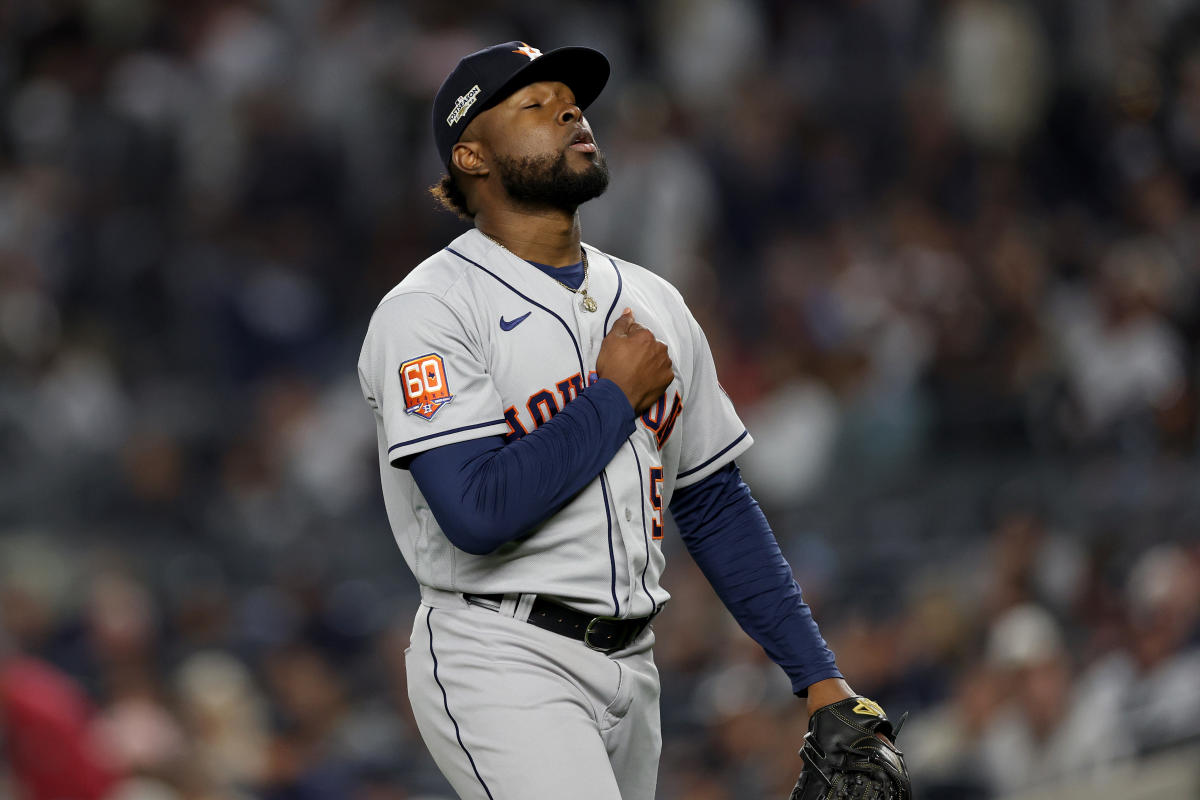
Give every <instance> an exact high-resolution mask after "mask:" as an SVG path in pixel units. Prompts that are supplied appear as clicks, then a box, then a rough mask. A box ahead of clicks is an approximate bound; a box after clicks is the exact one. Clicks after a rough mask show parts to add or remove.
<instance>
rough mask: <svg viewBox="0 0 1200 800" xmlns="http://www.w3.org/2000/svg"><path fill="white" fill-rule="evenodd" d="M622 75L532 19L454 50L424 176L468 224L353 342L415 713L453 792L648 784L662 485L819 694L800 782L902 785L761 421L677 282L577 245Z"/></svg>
mask: <svg viewBox="0 0 1200 800" xmlns="http://www.w3.org/2000/svg"><path fill="white" fill-rule="evenodd" d="M608 74H609V64H608V61H607V59H606V58H605V57H604V56H603V55H602V54H600V53H599V52H597V51H595V50H591V49H588V48H583V47H564V48H560V49H557V50H553V51H550V52H547V53H544V54H543V53H542V52H541V51H539V50H538V49H537V48H535V47H532V46H530V45H528V44H525V43H523V42H507V43H505V44H500V45H496V46H494V47H489V48H487V49H485V50H481V51H479V52H476V53H472V54H471V55H468V56H466V57H465V58H463V59H462V60H461V61H460V62H459V63H458V65H457V67H456V68H455V69H454V70H453V71H452V72H451V73H450V75H449V76H448V77H447V78H446V80H445V82H444V83H443V85H442V87H441V89H440V90H439V91H438V93H437V96H436V98H435V100H434V106H433V129H434V140H435V142H436V145H437V151H438V155H439V156H440V158H441V161H442V164H443V165H444V166H445V167H446V169H447V174H446V176H445V178H444V179H443V180H442V182H441V184H440V185H439V186H438V187H435V194H436V195H438V196H439V197H440V198H441V199H442V201H443V203H444V204H445V205H447V207H449V208H451V209H452V210H454V211H457V212H458V213H459V214H460V215H462V216H463V217H465V218H469V219H472V220H473V221H474V227H473V228H472V229H471V230H469V231H467V232H466V233H464V234H463V235H461V236H459V237H458V238H457V239H455V240H454V241H452V242H451V243H450V244H449V245H447V246H446V247H445V248H444V249H442V250H441V251H439V252H438V253H435V254H434V255H433V256H431V257H430V258H428V259H427V260H426V261H424V262H423V263H421V264H420V265H419V266H417V267H416V269H414V270H413V271H412V272H411V273H410V274H409V275H408V276H407V277H406V278H405V279H404V280H403V281H401V283H400V284H399V285H398V286H396V287H395V288H394V289H393V290H392V291H391V292H389V293H388V294H387V295H386V296H385V297H384V298H383V300H382V302H381V303H380V304H379V306H378V308H377V309H376V311H375V313H374V316H373V317H372V319H371V322H370V326H369V329H368V331H367V335H366V341H365V342H364V344H363V348H362V354H361V356H360V359H359V364H358V367H359V376H360V380H361V385H362V390H363V394H364V396H365V397H366V400H367V402H368V404H369V405H370V406H371V408H372V409H373V410H374V414H375V421H376V426H377V431H378V441H379V459H380V472H381V475H382V481H383V496H384V502H385V504H386V507H387V513H388V518H389V521H390V523H391V527H392V530H393V532H394V534H395V538H396V542H397V544H399V546H400V549H401V551H402V553H403V554H404V558H405V560H406V561H407V563H408V565H409V567H410V568H411V569H412V571H413V574H414V575H415V577H416V579H417V582H418V583H419V584H420V588H421V601H422V602H421V605H420V607H419V609H418V611H417V613H416V618H415V620H414V625H413V632H412V641H411V646H410V648H409V650H408V653H407V671H408V691H409V698H410V700H411V702H412V707H413V711H414V713H415V716H416V720H417V723H418V726H419V728H420V731H421V735H422V737H423V738H424V740H425V743H426V744H427V746H428V747H429V750H430V752H431V753H432V755H433V758H434V760H435V761H436V762H437V764H438V766H439V768H440V769H441V770H442V772H443V773H444V774H445V775H446V777H447V779H448V780H449V781H450V783H451V785H452V786H453V787H454V789H455V790H456V791H457V792H458V793H459V794H460V795H461V796H462V797H463V798H488V799H489V800H499V799H500V798H520V799H521V800H542V799H544V800H561V798H572V799H573V800H593V799H594V800H616V799H617V798H625V800H641V799H643V798H652V797H654V791H655V783H656V775H657V769H658V759H659V751H660V746H661V735H660V728H659V716H658V698H659V682H658V673H657V671H656V669H655V666H654V659H653V645H654V631H653V629H652V628H651V626H650V622H651V620H652V619H653V618H654V615H655V614H657V613H659V612H660V611H661V610H662V608H663V606H664V605H665V604H666V603H667V601H668V599H669V597H670V596H669V594H668V593H667V591H666V590H665V589H664V588H663V587H662V586H661V585H660V583H659V579H660V577H661V575H662V572H663V566H664V559H663V553H662V548H661V539H662V536H663V515H664V514H665V513H666V512H667V510H668V509H669V510H670V512H671V514H672V516H673V518H674V520H675V522H676V524H677V527H678V529H679V531H680V535H681V536H682V538H683V540H684V541H685V542H686V544H687V547H688V550H689V552H690V553H691V554H692V556H693V557H694V558H695V559H696V561H697V562H698V563H699V565H700V567H701V568H702V569H703V571H704V573H705V575H706V576H707V578H708V580H709V581H710V582H711V583H712V585H713V587H714V588H715V590H716V591H717V593H718V595H719V596H720V597H721V599H722V601H723V602H724V603H725V605H726V606H727V607H728V608H729V609H730V611H731V612H732V613H733V614H734V616H735V617H736V618H737V620H738V621H739V623H740V624H741V625H742V627H743V628H745V630H746V631H747V632H748V633H749V634H750V635H751V636H752V637H754V638H755V639H756V640H757V641H758V642H759V643H760V644H761V645H762V646H763V647H764V648H765V650H766V652H767V653H768V654H769V656H770V657H771V658H772V659H773V660H774V661H776V662H777V663H778V664H779V665H780V666H781V667H782V668H783V669H784V670H785V671H786V672H787V674H788V675H789V676H790V678H791V681H792V686H793V689H794V690H795V692H796V693H797V694H798V695H799V696H800V697H806V698H807V703H808V710H809V711H810V712H814V711H817V710H818V709H822V710H821V711H818V712H817V713H816V714H814V715H813V716H812V717H811V723H810V733H809V737H815V736H817V734H820V735H821V736H824V737H825V738H824V739H819V738H814V739H813V741H814V742H816V743H817V745H820V744H822V743H823V742H825V743H829V745H830V746H829V747H813V748H812V749H811V752H809V754H808V756H807V757H806V761H807V763H808V764H809V769H806V770H805V771H804V772H803V773H802V776H801V783H800V784H798V786H797V793H796V795H795V796H797V797H800V796H805V797H808V796H811V797H818V796H820V797H825V796H829V797H835V796H839V795H838V794H837V792H838V791H842V792H843V794H845V793H846V792H849V791H851V790H853V791H857V789H853V787H854V786H858V787H859V788H860V789H861V788H862V787H863V786H868V785H876V784H878V785H879V786H885V785H888V784H886V783H885V781H887V780H892V781H893V784H901V788H900V790H899V791H892V790H889V791H892V794H891V796H893V797H897V798H900V797H906V796H907V795H906V794H904V792H906V791H907V788H906V786H907V778H906V776H905V774H904V769H903V764H902V762H901V761H900V757H899V751H897V750H895V749H894V748H893V747H892V746H891V745H892V735H893V733H894V732H893V731H892V726H891V724H890V723H889V722H888V721H887V718H886V717H885V716H884V714H883V712H882V710H880V709H879V708H878V706H876V705H875V704H874V703H871V702H870V701H868V700H866V699H865V698H860V697H857V696H856V695H855V694H854V693H853V692H852V691H851V689H850V688H849V686H848V685H847V684H846V682H845V681H844V680H843V679H842V676H841V674H840V673H839V672H838V669H837V666H836V664H835V662H834V658H833V654H832V653H831V652H830V651H829V649H828V648H827V647H826V644H825V641H824V640H823V639H822V638H821V635H820V633H819V631H818V629H817V626H816V624H815V623H814V621H813V619H812V615H811V614H810V612H809V609H808V607H807V605H806V604H805V603H804V601H803V600H802V597H801V593H800V588H799V586H797V584H796V582H795V580H794V579H793V577H792V572H791V569H790V567H789V566H788V564H787V562H786V561H785V560H784V559H783V557H782V555H781V553H780V550H779V547H778V545H777V543H776V541H775V538H774V536H773V535H772V533H771V529H770V527H769V526H768V524H767V521H766V519H765V518H764V517H763V515H762V512H761V511H760V510H759V507H758V505H757V504H756V503H755V502H754V500H753V498H752V497H751V495H750V491H749V489H748V488H747V487H746V485H745V484H744V483H743V482H742V480H741V478H740V476H739V473H738V470H737V467H736V465H735V463H734V459H735V458H736V457H737V456H738V455H739V454H740V453H742V452H743V451H745V450H746V448H748V447H749V446H750V444H751V437H750V435H749V433H747V431H746V429H745V427H744V426H743V424H742V422H741V421H740V420H739V419H738V416H737V413H736V412H735V410H734V408H733V405H732V403H731V402H730V400H729V398H728V397H727V396H726V395H725V393H724V392H723V391H722V390H721V388H720V386H719V385H718V383H717V374H716V369H715V367H714V365H713V359H712V355H711V353H710V351H709V347H708V344H707V342H706V340H705V337H704V334H703V332H702V331H701V330H700V327H699V326H698V325H697V323H696V321H695V319H694V318H693V317H692V315H691V314H690V313H689V311H688V309H687V307H686V305H685V304H684V302H683V300H682V298H681V297H680V295H679V293H678V292H677V291H676V290H675V289H674V288H673V287H671V286H670V285H669V284H667V283H666V282H665V281H663V280H661V279H660V278H658V277H656V276H655V275H653V274H652V273H650V272H649V271H647V270H645V269H643V268H642V267H639V266H636V265H634V264H630V263H629V262H626V261H622V260H621V259H619V258H616V257H615V256H611V255H609V254H607V253H603V252H601V251H599V250H597V249H595V248H593V247H591V246H588V245H585V244H582V243H581V241H580V226H579V216H578V214H577V209H578V207H579V206H580V205H581V204H582V203H584V202H586V201H588V200H590V199H592V198H594V197H597V196H598V195H600V194H601V193H602V192H603V191H604V189H605V186H606V185H607V182H608V171H607V167H606V166H605V161H604V157H603V155H602V153H601V151H600V149H599V147H598V146H597V143H596V138H595V136H594V135H593V133H592V130H591V128H590V126H589V125H588V123H587V121H586V120H585V119H584V117H583V109H584V108H586V107H587V106H588V104H590V103H591V102H592V101H593V100H595V99H596V97H597V95H599V93H600V91H601V89H602V88H603V87H604V84H605V83H606V81H607V79H608ZM818 723H821V724H820V725H818ZM823 728H829V729H830V731H832V732H822V731H823ZM846 731H849V732H850V733H849V734H847V733H846ZM835 734H840V735H842V738H843V739H845V742H846V746H845V747H842V745H841V744H840V741H841V740H839V739H837V738H836V735H835ZM867 740H869V741H867ZM872 743H873V744H872ZM808 748H810V745H806V749H808ZM856 753H857V756H855V757H853V758H852V757H851V756H852V755H854V754H856ZM864 753H865V754H866V755H865V756H864V755H863V754H864ZM880 753H882V755H880ZM839 759H840V760H839ZM852 762H853V763H856V764H858V765H859V766H858V767H857V768H853V769H852V768H849V767H847V765H848V764H851V763H852ZM863 765H866V766H863ZM868 767H869V768H868ZM855 769H856V770H857V771H855ZM817 775H819V778H817V777H812V776H817ZM864 776H865V777H864ZM810 777H811V778H812V779H809V778H810ZM806 781H807V787H808V788H805V783H806ZM872 781H874V783H871V782H872ZM839 782H840V783H839ZM839 786H841V788H840V789H839V788H838V787H839ZM847 787H850V788H847ZM802 792H807V794H803V795H802V794H801V793H802ZM821 792H825V794H821ZM846 796H851V795H849V794H846ZM853 796H855V797H858V796H860V795H858V794H854V795H853ZM861 796H863V797H867V796H868V795H867V794H862V795H861ZM869 796H875V795H869ZM879 796H881V797H882V796H888V795H886V794H882V795H879Z"/></svg>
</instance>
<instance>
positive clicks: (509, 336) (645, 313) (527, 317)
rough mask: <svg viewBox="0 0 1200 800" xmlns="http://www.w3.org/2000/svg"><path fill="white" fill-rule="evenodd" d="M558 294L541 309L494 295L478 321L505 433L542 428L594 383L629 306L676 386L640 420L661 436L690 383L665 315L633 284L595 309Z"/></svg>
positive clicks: (677, 337)
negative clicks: (666, 357) (658, 346)
mask: <svg viewBox="0 0 1200 800" xmlns="http://www.w3.org/2000/svg"><path fill="white" fill-rule="evenodd" d="M538 277H543V276H538ZM543 280H548V279H545V278H543ZM560 295H561V296H559V295H555V294H551V297H550V298H548V299H550V300H552V301H553V302H545V303H539V302H536V301H534V300H532V299H530V298H529V297H527V296H522V294H520V293H517V292H511V291H510V292H495V293H492V294H490V295H489V297H488V303H487V304H486V305H487V312H486V314H485V315H483V316H482V317H480V318H479V326H480V333H481V336H480V340H481V346H482V349H483V352H484V358H485V361H486V363H487V366H488V369H489V371H490V373H491V378H492V382H493V384H494V385H495V387H496V389H497V391H498V392H499V394H500V397H501V402H502V403H503V405H504V415H505V419H506V420H508V423H509V428H510V435H520V434H522V433H523V432H528V431H529V430H532V429H533V428H536V427H538V426H540V425H542V424H544V423H545V422H546V421H547V420H549V419H550V418H552V417H553V416H554V415H555V414H557V413H558V412H559V411H561V410H562V409H563V408H565V407H566V405H567V404H568V403H570V402H571V401H573V400H574V399H575V398H576V397H578V396H579V393H580V392H582V391H583V390H584V389H585V388H586V387H587V386H589V385H590V384H592V383H594V382H595V381H596V380H598V379H599V376H598V374H597V372H596V360H597V358H598V356H599V355H600V351H601V348H602V347H603V345H604V337H605V335H606V334H607V333H608V331H609V330H610V329H611V327H612V324H613V322H615V321H616V319H617V318H618V317H619V316H620V314H621V312H622V311H623V310H624V309H625V308H626V307H629V308H632V309H633V313H634V318H635V319H636V320H637V321H638V322H639V323H640V324H642V325H645V326H646V327H647V328H649V329H650V331H651V332H652V333H654V336H655V338H656V339H658V340H659V341H661V342H663V343H665V344H666V345H667V350H668V353H669V354H670V356H671V359H672V362H673V364H674V365H675V373H676V378H675V381H673V382H672V384H671V385H670V386H669V387H668V388H667V391H666V393H665V394H664V396H663V398H662V399H661V400H660V402H659V403H658V404H657V405H656V406H654V407H652V408H651V409H650V411H648V412H647V414H646V415H645V416H644V418H643V425H644V426H648V427H649V428H650V429H651V431H652V432H653V431H654V430H661V429H662V426H663V425H664V424H665V422H666V421H667V420H668V419H669V417H670V415H671V411H672V405H673V400H674V398H675V397H676V395H678V394H679V393H680V391H681V389H682V387H683V386H686V385H687V382H686V380H685V378H686V376H685V375H683V374H681V370H682V364H684V363H686V361H687V359H686V358H683V357H682V356H683V355H684V353H683V350H684V347H685V345H686V342H685V339H684V338H683V337H682V336H681V334H680V330H679V329H680V326H679V325H678V324H677V323H676V322H675V320H674V319H673V316H672V314H671V313H670V310H669V309H666V308H663V307H661V305H660V304H658V303H656V302H655V300H654V298H653V297H652V295H650V294H649V293H647V292H645V291H641V290H639V289H638V288H637V287H636V286H628V285H627V286H625V287H623V290H622V292H621V293H620V295H619V296H617V297H616V300H615V302H614V300H613V299H612V298H611V297H610V298H609V299H608V302H607V303H606V304H603V305H600V306H599V307H598V308H597V310H596V311H587V310H585V308H584V307H583V304H582V302H581V299H582V298H581V297H580V296H579V295H577V294H574V293H572V292H570V291H568V290H566V289H561V290H560ZM682 399H683V398H680V402H682Z"/></svg>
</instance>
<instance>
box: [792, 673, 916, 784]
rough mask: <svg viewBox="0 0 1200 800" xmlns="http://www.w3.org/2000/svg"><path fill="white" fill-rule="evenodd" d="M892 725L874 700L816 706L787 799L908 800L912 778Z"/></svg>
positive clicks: (902, 719) (895, 729)
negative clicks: (798, 769) (798, 768)
mask: <svg viewBox="0 0 1200 800" xmlns="http://www.w3.org/2000/svg"><path fill="white" fill-rule="evenodd" d="M810 688H811V687H810ZM903 724H904V718H903V717H901V719H900V722H899V723H897V724H896V725H892V722H891V720H889V719H888V718H887V715H886V714H884V713H883V709H882V708H880V707H879V704H878V703H875V702H874V701H872V700H868V699H867V698H865V697H849V698H846V699H844V700H838V701H836V702H833V703H829V704H828V705H824V706H821V707H820V708H817V709H816V710H815V711H814V712H813V714H812V717H811V718H810V719H809V721H808V733H806V734H805V735H804V747H803V748H802V749H801V750H800V755H801V757H802V758H803V759H804V769H803V770H801V772H800V777H799V778H798V779H797V780H796V786H795V788H793V789H792V794H791V797H790V798H789V800H832V798H837V799H838V800H852V799H853V800H868V798H869V799H870V800H912V783H911V780H910V779H909V776H908V768H907V767H906V766H905V764H904V753H903V752H901V751H900V750H899V749H898V748H897V747H896V737H897V735H898V734H899V733H900V727H901V726H902V725H903Z"/></svg>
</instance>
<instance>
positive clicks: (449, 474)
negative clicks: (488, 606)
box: [406, 379, 635, 555]
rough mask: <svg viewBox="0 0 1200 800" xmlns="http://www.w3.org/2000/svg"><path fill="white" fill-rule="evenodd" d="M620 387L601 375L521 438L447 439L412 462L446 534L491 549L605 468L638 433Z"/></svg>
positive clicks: (481, 550)
mask: <svg viewBox="0 0 1200 800" xmlns="http://www.w3.org/2000/svg"><path fill="white" fill-rule="evenodd" d="M634 421H635V416H634V413H633V407H632V406H631V405H630V404H629V400H628V398H626V397H625V393H624V392H623V391H621V387H619V386H617V384H615V383H613V382H612V381H610V380H607V379H601V380H598V381H596V382H595V383H593V384H592V385H591V386H589V387H587V388H586V389H584V390H583V391H582V392H580V393H579V396H578V397H576V398H575V399H574V400H572V401H571V402H570V403H567V405H566V406H565V407H564V408H563V410H561V411H559V412H558V413H557V414H555V415H554V416H553V417H551V418H550V419H549V420H547V421H546V422H545V423H543V424H542V425H540V426H538V427H537V428H536V429H534V430H532V431H530V432H529V433H527V434H525V435H524V436H522V437H521V438H519V439H514V440H513V441H511V442H508V443H506V442H505V438H504V437H503V436H487V437H481V438H478V439H471V440H469V441H465V442H457V443H455V444H448V445H443V446H442V447H436V448H433V449H431V450H426V451H424V452H422V453H418V454H417V455H415V456H413V457H412V459H411V460H410V461H409V462H408V463H407V465H406V466H407V468H408V469H409V470H410V471H411V472H412V476H413V480H415V481H416V482H417V487H418V488H419V489H420V490H421V494H423V495H424V496H425V500H426V501H427V502H428V503H429V508H430V510H431V511H432V512H433V517H434V519H436V520H437V522H438V525H439V526H440V527H441V529H442V531H444V532H445V534H446V537H447V538H448V539H449V540H450V541H451V542H452V543H453V544H454V545H455V546H456V547H458V548H459V549H461V550H465V551H467V552H468V553H473V554H475V555H486V554H488V553H491V552H493V551H495V550H496V549H497V548H498V547H500V546H502V545H504V544H507V543H508V542H511V541H513V540H515V539H517V538H519V537H520V536H522V535H524V534H526V533H528V532H530V531H531V530H532V529H533V528H535V527H537V525H539V524H540V523H542V522H544V521H545V520H546V519H547V518H549V517H550V516H551V515H553V514H554V513H555V512H557V511H558V510H559V509H560V508H562V507H563V506H564V505H566V503H567V502H568V501H569V500H570V499H571V498H572V497H574V496H575V495H576V494H578V493H579V491H580V490H581V489H583V487H585V486H587V485H588V484H589V483H591V482H592V480H593V479H594V478H595V477H596V476H597V475H599V474H600V472H601V470H603V469H604V468H605V467H606V466H608V462H609V461H611V460H612V457H613V456H614V455H615V454H616V452H617V450H618V449H619V448H620V447H621V445H623V444H625V441H626V440H627V439H628V438H629V436H630V435H631V434H632V433H633V431H634Z"/></svg>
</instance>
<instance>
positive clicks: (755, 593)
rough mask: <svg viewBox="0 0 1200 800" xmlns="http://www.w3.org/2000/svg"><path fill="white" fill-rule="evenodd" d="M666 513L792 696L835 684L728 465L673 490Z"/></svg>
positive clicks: (814, 630)
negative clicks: (784, 678)
mask: <svg viewBox="0 0 1200 800" xmlns="http://www.w3.org/2000/svg"><path fill="white" fill-rule="evenodd" d="M671 514H672V516H673V517H674V519H675V522H676V525H677V526H678V527H679V531H680V535H681V537H682V538H683V541H684V544H685V545H686V546H687V548H688V552H690V553H691V554H692V558H694V559H695V561H696V563H697V564H698V565H699V567H700V569H701V571H703V572H704V575H705V577H707V578H708V581H709V583H711V584H712V585H713V588H714V590H715V591H716V592H717V595H718V596H719V597H720V598H721V601H722V602H723V603H724V604H725V606H726V607H727V608H728V609H729V611H730V613H732V614H733V616H734V618H735V619H737V621H738V624H739V625H741V626H742V628H743V630H745V631H746V633H747V634H749V635H750V636H751V637H752V638H753V639H754V640H755V641H756V642H758V643H759V644H760V645H761V646H762V648H763V649H764V650H765V651H766V653H767V655H768V656H770V658H771V660H773V661H774V662H775V663H777V664H779V666H780V667H782V668H783V670H784V671H785V672H786V673H787V674H788V677H789V678H790V679H791V681H792V689H793V691H795V692H797V693H798V694H800V695H802V696H803V695H805V694H806V693H807V691H808V688H809V687H810V686H812V685H814V684H816V683H818V682H819V681H825V680H828V679H833V678H841V673H840V672H838V669H837V665H836V663H835V661H834V658H833V653H832V652H830V650H829V648H828V646H827V645H826V643H825V640H824V639H823V638H822V637H821V634H820V630H819V629H818V627H817V624H816V622H815V621H814V620H813V617H812V612H811V610H810V609H809V607H808V605H807V604H806V603H805V602H804V599H803V596H802V594H801V590H800V586H799V585H798V584H797V583H796V581H795V579H794V578H793V577H792V570H791V567H790V566H789V565H788V563H787V560H786V559H784V557H783V553H782V552H781V551H780V549H779V544H778V542H776V540H775V536H774V534H773V533H772V532H771V528H770V525H769V524H768V523H767V520H766V517H765V516H764V515H763V513H762V509H761V508H759V505H758V503H757V502H755V500H754V498H753V497H752V496H751V494H750V489H749V487H747V486H746V484H745V483H743V482H742V480H741V477H740V474H739V473H738V471H737V468H736V467H735V466H733V465H730V466H729V467H727V468H726V469H725V470H722V471H721V472H719V473H717V474H716V475H714V476H711V477H710V478H708V479H706V480H705V481H703V482H702V484H700V485H697V486H695V487H688V488H687V489H684V490H681V491H679V492H677V493H676V496H675V497H674V498H673V499H672V502H671ZM832 688H835V685H834V684H827V685H824V686H822V687H821V689H822V690H824V689H832Z"/></svg>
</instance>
